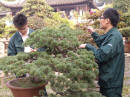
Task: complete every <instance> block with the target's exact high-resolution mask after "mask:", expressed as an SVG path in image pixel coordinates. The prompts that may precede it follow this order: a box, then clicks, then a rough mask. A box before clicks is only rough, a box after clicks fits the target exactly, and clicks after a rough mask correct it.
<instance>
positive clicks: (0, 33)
mask: <svg viewBox="0 0 130 97" xmlns="http://www.w3.org/2000/svg"><path fill="white" fill-rule="evenodd" d="M11 21H12V16H10V15H7V16H6V17H4V18H2V19H1V20H0V37H1V38H6V39H8V38H9V37H10V36H12V34H14V33H15V32H16V29H15V27H14V26H13V24H9V25H7V24H6V22H11Z"/></svg>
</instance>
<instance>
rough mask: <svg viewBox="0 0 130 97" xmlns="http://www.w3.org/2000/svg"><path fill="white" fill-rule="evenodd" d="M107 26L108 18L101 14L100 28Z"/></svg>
mask: <svg viewBox="0 0 130 97" xmlns="http://www.w3.org/2000/svg"><path fill="white" fill-rule="evenodd" d="M107 26H108V18H105V17H104V16H103V15H102V16H101V17H100V28H101V29H106V28H107Z"/></svg>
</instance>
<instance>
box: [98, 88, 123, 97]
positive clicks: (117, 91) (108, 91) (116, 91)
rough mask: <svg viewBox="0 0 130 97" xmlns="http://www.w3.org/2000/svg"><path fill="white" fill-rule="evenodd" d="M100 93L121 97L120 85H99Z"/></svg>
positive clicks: (109, 96)
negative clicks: (110, 86)
mask: <svg viewBox="0 0 130 97" xmlns="http://www.w3.org/2000/svg"><path fill="white" fill-rule="evenodd" d="M100 93H101V94H102V95H104V96H106V97H122V87H117V88H115V87H114V88H102V87H100Z"/></svg>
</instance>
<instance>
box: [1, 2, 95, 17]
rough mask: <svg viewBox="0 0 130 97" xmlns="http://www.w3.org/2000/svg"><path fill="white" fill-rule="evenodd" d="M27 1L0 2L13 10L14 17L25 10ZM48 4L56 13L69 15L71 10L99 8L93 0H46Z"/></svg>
mask: <svg viewBox="0 0 130 97" xmlns="http://www.w3.org/2000/svg"><path fill="white" fill-rule="evenodd" d="M25 1H26V0H16V1H12V2H9V1H5V0H0V3H1V4H2V5H3V6H5V7H7V8H10V9H11V12H12V14H13V15H15V14H16V13H17V12H18V11H20V10H21V9H22V8H23V5H24V4H25ZM46 1H47V3H48V4H49V5H50V6H52V7H53V8H54V10H55V11H65V13H66V14H67V15H69V14H70V11H71V10H76V11H78V12H79V11H80V10H82V11H86V10H88V9H91V8H94V9H95V8H97V7H96V5H95V3H94V2H93V0H46Z"/></svg>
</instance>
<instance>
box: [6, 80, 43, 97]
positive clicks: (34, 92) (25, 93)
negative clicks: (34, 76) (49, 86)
mask: <svg viewBox="0 0 130 97" xmlns="http://www.w3.org/2000/svg"><path fill="white" fill-rule="evenodd" d="M19 80H21V79H14V80H11V81H8V82H7V83H6V85H7V87H8V88H9V89H10V90H11V91H12V93H13V95H14V97H34V96H36V97H40V95H39V91H40V90H43V89H44V88H45V86H46V84H43V85H40V86H36V87H29V88H21V87H17V86H14V85H12V83H13V82H15V81H19Z"/></svg>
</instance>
